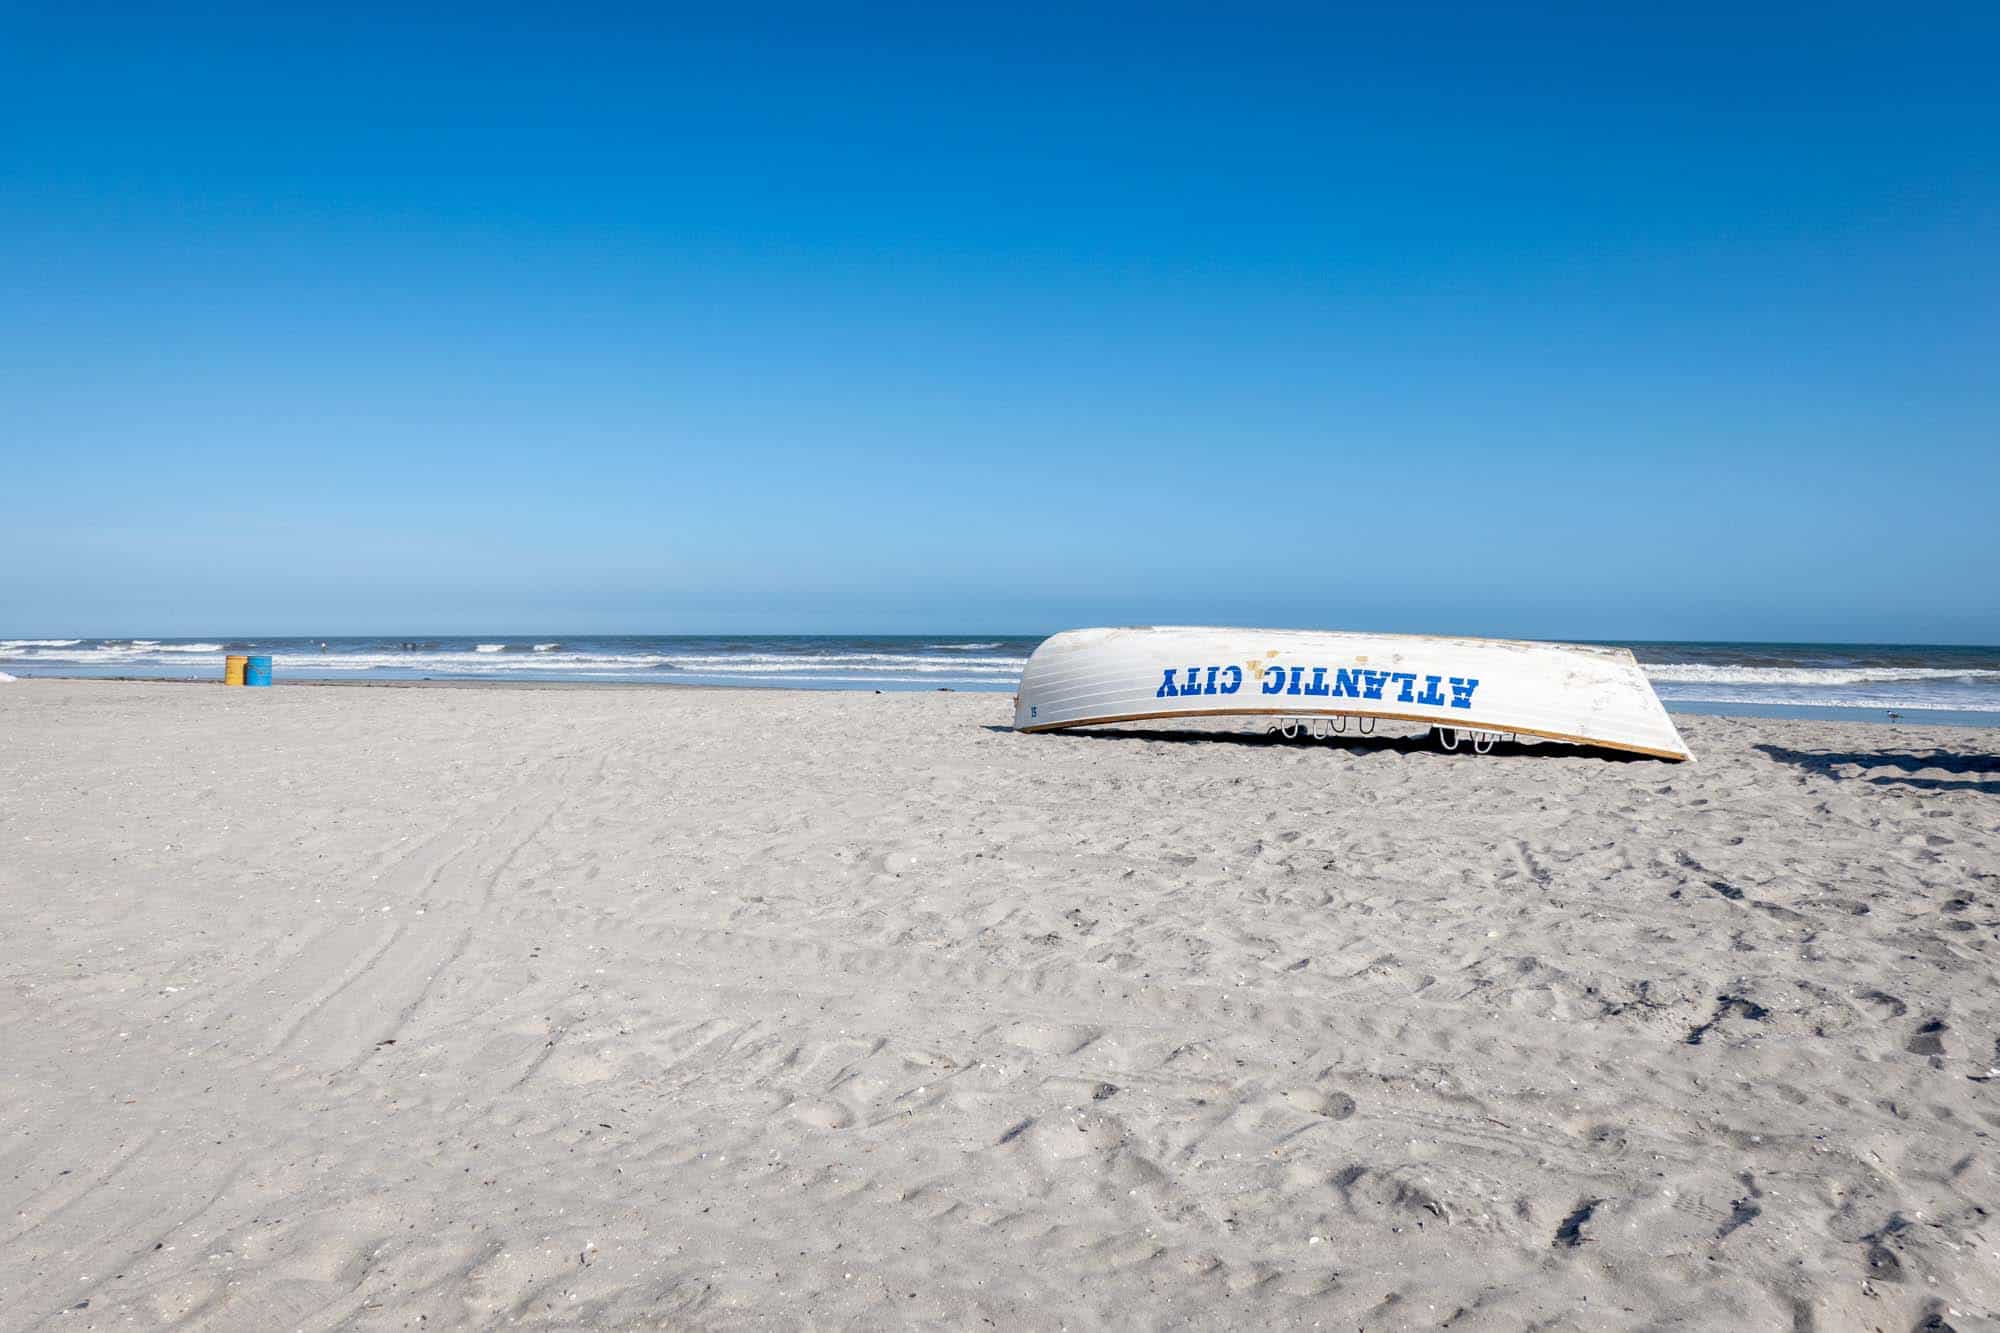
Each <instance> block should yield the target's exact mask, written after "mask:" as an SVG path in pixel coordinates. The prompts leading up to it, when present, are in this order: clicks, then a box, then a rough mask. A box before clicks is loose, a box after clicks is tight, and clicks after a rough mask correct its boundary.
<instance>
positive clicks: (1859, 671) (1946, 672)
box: [1643, 662, 2000, 685]
mask: <svg viewBox="0 0 2000 1333" xmlns="http://www.w3.org/2000/svg"><path fill="white" fill-rule="evenodd" d="M1643 665H1644V666H1645V670H1646V675H1647V676H1648V677H1650V678H1651V679H1653V680H1656V681H1687V682H1699V683H1702V684H1708V685H1874V684H1883V685H1886V684H1890V683H1892V682H1895V681H1909V680H2000V671H1986V670H1977V669H1972V668H1959V667H1753V666H1709V665H1706V664H1703V663H1698V662H1647V663H1644V664H1643Z"/></svg>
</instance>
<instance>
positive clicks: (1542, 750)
mask: <svg viewBox="0 0 2000 1333" xmlns="http://www.w3.org/2000/svg"><path fill="white" fill-rule="evenodd" d="M986 729H987V730H988V731H1013V730H1014V728H1013V727H1003V726H989V727H987V728H986ZM1043 734H1047V735H1053V736H1073V737H1076V738H1078V739H1081V740H1093V741H1163V742H1166V743H1168V744H1173V745H1247V746H1251V747H1253V748H1277V749H1318V750H1344V751H1346V752H1348V753H1349V754H1434V755H1440V756H1443V757H1445V758H1450V759H1459V758H1463V759H1506V758H1531V759H1604V760H1609V761H1611V762H1613V763H1621V764H1623V763H1658V762H1660V761H1659V760H1656V759H1653V758H1652V757H1651V756H1650V755H1643V754H1632V753H1630V752H1629V751H1625V750H1600V749H1596V748H1594V747H1592V746H1588V745H1567V744H1562V743H1559V742H1549V743H1547V744H1543V745H1523V744H1521V743H1519V742H1518V741H1500V742H1498V743H1497V744H1495V745H1494V747H1493V748H1492V750H1491V751H1489V752H1488V753H1486V754H1483V755H1475V754H1474V753H1473V752H1472V748H1471V745H1470V743H1469V742H1467V743H1461V744H1460V745H1459V747H1458V749H1457V750H1455V751H1446V750H1445V749H1444V748H1443V747H1441V746H1440V745H1439V744H1438V743H1437V742H1436V741H1435V740H1433V739H1432V738H1431V737H1430V736H1428V735H1418V736H1361V735H1357V734H1353V733H1348V734H1345V735H1343V734H1339V733H1336V734H1334V735H1333V736H1331V737H1325V736H1322V737H1320V738H1318V739H1313V738H1311V737H1308V736H1304V735H1300V736H1294V737H1290V738H1287V737H1285V736H1283V735H1280V734H1279V733H1278V732H1275V731H1167V730H1162V729H1159V728H1155V727H1144V728H1139V727H1124V728H1115V727H1114V728H1099V727H1078V728H1077V729H1075V730H1074V731H1057V732H1048V733H1043Z"/></svg>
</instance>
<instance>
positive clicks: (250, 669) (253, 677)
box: [243, 657, 271, 685]
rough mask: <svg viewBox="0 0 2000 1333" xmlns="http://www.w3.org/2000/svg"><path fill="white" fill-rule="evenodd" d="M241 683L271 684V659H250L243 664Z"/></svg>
mask: <svg viewBox="0 0 2000 1333" xmlns="http://www.w3.org/2000/svg"><path fill="white" fill-rule="evenodd" d="M243 683H244V684H245V685H269V684H270V683H271V659H270V658H269V657H252V658H251V659H250V660H249V661H248V662H245V663H244V664H243Z"/></svg>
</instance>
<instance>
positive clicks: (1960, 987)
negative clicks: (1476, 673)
mask: <svg viewBox="0 0 2000 1333" xmlns="http://www.w3.org/2000/svg"><path fill="white" fill-rule="evenodd" d="M1007 719H1008V701H1007V700H1006V699H1005V698H1004V697H1000V696H992V695H984V696H981V695H917V696H911V695H883V696H876V695H862V694H841V695H809V694H799V693H760V692H725V691H668V690H633V689H616V690H533V689H518V690H517V689H338V688H296V689H283V688H281V689H275V690H267V691H259V690H224V689H221V688H211V687H193V686H168V685H143V684H117V683H83V682H52V681H22V682H17V683H15V684H13V685H10V686H8V687H7V689H6V690H5V691H0V903H4V905H5V913H4V917H0V932H4V933H0V946H4V948H0V1051H4V1075H5V1078H4V1084H0V1326H4V1327H6V1328H28V1327H41V1326H47V1327H60V1328H65V1329H71V1328H74V1329H83V1328H93V1327H114V1326H115V1327H128V1326H143V1325H149V1324H155V1323H158V1322H161V1321H166V1320H189V1321H192V1322H194V1323H197V1324H202V1325H214V1326H221V1327H231V1328H245V1329H265V1328H282V1327H302V1328H327V1327H334V1326H343V1327H345V1326H359V1327H383V1328H398V1329H404V1328H415V1327H418V1326H419V1323H420V1321H421V1322H423V1323H424V1326H427V1327H439V1326H446V1325H458V1324H465V1323H479V1324H489V1323H503V1322H519V1323H523V1324H530V1325H547V1324H561V1325H573V1324H580V1323H594V1324H609V1325H619V1326H632V1325H666V1326H675V1327H688V1326H695V1327H725V1328H728V1327H765V1326H775V1327H784V1326H797V1325H814V1326H821V1327H869V1326H880V1325H883V1324H903V1323H924V1324H931V1325H938V1326H947V1327H986V1326H998V1327H1002V1328H1012V1327H1023V1326H1026V1327H1037V1328H1053V1327H1058V1326H1062V1325H1081V1326H1088V1325H1119V1326H1145V1327H1154V1326H1163V1325H1165V1326H1174V1325H1187V1326H1207V1327H1213V1326H1216V1325H1222V1324H1230V1325H1236V1326H1244V1327H1255V1326H1300V1327H1310V1326H1314V1325H1316V1324H1323V1325H1324V1326H1325V1327H1328V1328H1336V1327H1345V1328H1353V1327H1366V1328H1370V1329H1374V1328H1403V1327H1410V1328H1434V1327H1445V1326H1449V1327H1451V1328H1453V1329H1483V1328H1493V1329H1518V1328H1521V1327H1524V1326H1527V1325H1529V1324H1537V1325H1538V1326H1540V1327H1554V1328H1578V1329H1583V1328H1599V1327H1641V1326H1643V1327H1687V1328H1759V1329H1762V1328H1780V1329H1783V1328H1796V1329H1804V1328H1816V1329H1846V1328H1883V1329H1891V1330H1898V1331H1899V1333H1900V1330H1904V1329H1909V1328H1912V1327H1913V1326H1915V1325H1917V1324H1918V1323H1919V1321H1920V1320H1924V1319H1926V1318H1929V1317H1932V1316H1935V1317H1936V1318H1937V1319H1938V1320H1940V1321H1942V1322H1943V1323H1946V1324H1949V1325H1950V1326H1952V1327H1956V1328H1959V1329H1971V1328H1988V1327H1994V1326H1995V1314H1994V1312H1995V1310H1996V1309H2000V1220H1996V1218H1995V1217H1994V1215H1993V1214H1994V1211H1995V1210H1996V1209H2000V1180H1996V1167H2000V1159H1996V1156H1995V1147H1996V1144H1995V1134H1996V1131H2000V1075H1996V1074H1995V1072H1994V1066H1995V1065H1996V1063H2000V1051H1996V1047H1995V1042H1996V1038H1997V1037H2000V976H1996V969H1995V966H1994V960H1995V956H1996V928H2000V799H1996V798H2000V733H1996V732H1990V731H1987V732H1981V731H1967V730H1959V729H1952V728H1943V727H1938V728H1929V729H1926V728H1921V727H1912V726H1902V727H1886V726H1885V727H1861V726H1843V725H1834V724H1822V723H1778V722H1742V721H1731V720H1723V719H1706V718H1685V719H1682V726H1683V729H1684V731H1685V733H1686V735H1687V737H1688V740H1689V742H1690V743H1691V744H1692V745H1693V746H1694V748H1695V750H1696V752H1697V753H1698V754H1699V756H1700V762H1699V763H1697V764H1695V765H1692V766H1674V765H1669V764H1663V763H1655V762H1650V761H1641V762H1617V761H1608V760H1605V759H1600V758H1594V757H1584V756H1580V755H1577V754H1575V753H1574V752H1564V753H1561V754H1557V755H1529V756H1522V755H1515V756H1501V755H1494V756H1490V757H1487V758H1474V757H1470V756H1464V755H1459V756H1445V755H1439V754H1434V753H1428V752H1415V751H1409V750H1404V749H1399V748H1395V747H1385V748H1374V749H1370V750H1365V751H1364V750H1356V751H1343V750H1341V749H1339V748H1335V747H1332V746H1328V745H1325V744H1308V743H1303V742H1301V743H1297V744H1284V745H1274V744H1267V743H1241V742H1234V741H1229V740H1210V741H1195V742H1189V741H1184V740H1161V739H1146V738H1145V737H1144V736H1136V737H1135V736H1132V735H1125V736H1110V735H1099V736H1087V735H1077V736H1068V737H1064V736H1019V735H1015V734H1012V733H1011V732H1009V731H1007V730H1005V729H1004V723H1005V722H1006V721H1007ZM1933 751H1935V752H1933ZM1822 752H1828V753H1822ZM1696 1034H1699V1036H1700V1040H1699V1042H1698V1044H1695V1043H1694V1036H1695V1035H1696Z"/></svg>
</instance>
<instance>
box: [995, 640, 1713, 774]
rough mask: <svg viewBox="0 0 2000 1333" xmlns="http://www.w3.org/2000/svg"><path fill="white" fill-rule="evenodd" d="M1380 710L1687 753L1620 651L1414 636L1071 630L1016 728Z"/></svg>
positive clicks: (1044, 665)
mask: <svg viewBox="0 0 2000 1333" xmlns="http://www.w3.org/2000/svg"><path fill="white" fill-rule="evenodd" d="M1230 716H1238V717H1241V716H1271V717H1308V718H1310V717H1374V718H1387V719H1392V720H1397V721H1405V722H1422V723H1430V724H1433V725H1436V726H1440V727H1450V728H1457V729H1460V730H1468V731H1478V732H1513V733H1518V734H1522V735H1528V736H1538V737H1542V738H1545V739H1548V740H1557V741H1571V742H1575V743H1577V744H1581V745H1597V746H1603V747H1605V748H1607V749H1614V750H1629V751H1632V752H1633V753H1636V754H1644V755H1652V756H1653V757H1655V758H1658V759H1690V758H1693V756H1692V755H1691V754H1689V752H1688V748H1687V745H1686V743H1685V742H1683V741H1682V740H1681V737H1680V733H1679V732H1678V731H1676V730H1675V729H1674V724H1673V720H1672V719H1671V718H1669V717H1668V716H1667V710H1666V709H1665V707H1663V706H1662V705H1661V703H1660V699H1659V696H1658V695H1657V694H1655V693H1654V692H1653V686H1652V682H1650V681H1648V680H1647V679H1646V674H1645V672H1644V671H1642V670H1640V668H1639V663H1638V660H1637V659H1635V658H1634V657H1633V656H1632V654H1631V652H1630V651H1628V650H1626V649H1624V648H1597V647H1589V646H1585V645H1580V644H1562V643H1531V642H1524V641H1516V640H1508V639H1454V638H1443V637H1432V636H1429V635H1412V634H1344V633H1321V632H1318V631H1309V630H1262V629H1213V628H1181V627H1147V628H1139V629H1081V630H1069V631H1067V632H1065V633H1062V634H1057V635H1055V636H1054V637H1052V638H1050V639H1047V640H1045V641H1044V642H1043V643H1042V645H1041V646H1040V647H1039V648H1037V649H1035V652H1034V655H1033V656H1032V657H1030V658H1029V659H1028V665H1027V667H1026V668H1025V669H1024V670H1023V671H1022V673H1021V689H1020V693H1019V694H1017V695H1016V696H1015V699H1014V726H1015V727H1016V728H1017V729H1018V730H1021V731H1056V730H1060V729H1062V728H1064V727H1085V726H1091V725H1093V724H1096V723H1104V722H1137V721H1145V720H1150V719H1156V718H1176V717H1230Z"/></svg>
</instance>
